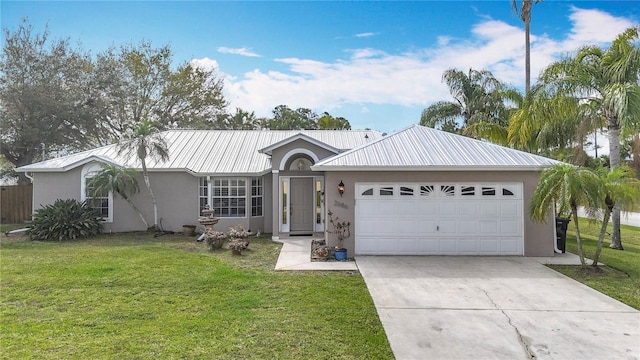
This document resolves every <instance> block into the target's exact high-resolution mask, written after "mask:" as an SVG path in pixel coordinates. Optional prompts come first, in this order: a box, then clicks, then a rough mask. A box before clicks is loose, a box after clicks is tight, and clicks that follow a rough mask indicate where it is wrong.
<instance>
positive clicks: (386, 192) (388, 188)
mask: <svg viewBox="0 0 640 360" xmlns="http://www.w3.org/2000/svg"><path fill="white" fill-rule="evenodd" d="M380 195H393V186H385V187H381V188H380Z"/></svg>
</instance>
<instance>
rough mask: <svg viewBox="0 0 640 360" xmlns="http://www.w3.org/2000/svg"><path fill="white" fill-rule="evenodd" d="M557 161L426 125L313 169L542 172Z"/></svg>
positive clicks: (417, 126)
mask: <svg viewBox="0 0 640 360" xmlns="http://www.w3.org/2000/svg"><path fill="white" fill-rule="evenodd" d="M557 163H558V161H555V160H552V159H548V158H545V157H542V156H538V155H533V154H529V153H526V152H523V151H519V150H515V149H511V148H507V147H504V146H499V145H496V144H492V143H488V142H485V141H480V140H475V139H472V138H468V137H465V136H461V135H456V134H452V133H448V132H444V131H440V130H436V129H432V128H427V127H424V126H419V125H413V126H411V127H409V128H407V129H404V130H402V131H399V132H396V133H394V134H391V135H389V136H386V137H383V138H380V139H378V140H376V141H373V142H371V143H368V144H364V145H362V146H360V147H358V148H354V149H351V150H349V151H346V152H344V153H341V154H338V155H336V156H333V157H331V158H328V159H325V160H323V161H320V162H318V163H317V164H316V165H314V166H312V169H313V170H319V171H354V170H355V171H358V170H360V171H369V170H383V171H384V170H386V171H414V170H420V171H425V170H427V171H436V170H442V171H469V170H478V171H483V170H502V171H517V170H540V169H544V168H546V167H549V166H552V165H555V164H557Z"/></svg>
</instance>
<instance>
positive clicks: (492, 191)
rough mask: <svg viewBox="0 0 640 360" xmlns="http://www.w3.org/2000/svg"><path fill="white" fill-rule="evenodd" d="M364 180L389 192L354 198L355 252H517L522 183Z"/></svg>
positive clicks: (520, 250)
mask: <svg viewBox="0 0 640 360" xmlns="http://www.w3.org/2000/svg"><path fill="white" fill-rule="evenodd" d="M367 184H368V183H367ZM367 184H364V185H363V184H360V185H359V186H365V187H366V186H368V187H372V186H373V187H375V188H378V189H379V188H383V187H384V188H385V189H390V190H389V191H388V192H389V193H393V194H394V195H392V196H390V195H387V196H382V195H381V193H380V192H379V191H374V192H373V194H372V195H371V194H369V195H370V196H371V197H369V196H359V197H358V198H357V200H356V207H355V209H356V219H355V224H356V226H354V229H356V231H355V239H356V254H370V255H373V254H401V255H410V254H433V255H438V254H441V255H522V254H523V247H524V245H523V213H524V211H523V210H524V209H523V200H522V190H521V189H522V184H517V183H508V184H499V183H497V184H490V183H489V184H484V183H482V184H472V183H460V184H456V183H448V182H447V183H422V184H376V185H367ZM443 186H444V188H445V190H446V191H445V190H442V189H443ZM403 188H404V189H414V192H415V193H414V192H411V191H409V192H407V191H405V193H404V196H403V192H402V191H401V190H399V189H403ZM423 188H424V189H426V190H424V191H423ZM505 188H508V189H509V191H510V192H511V193H513V194H515V195H510V193H509V192H504V191H503V189H505ZM416 189H419V190H416ZM474 189H475V190H474ZM480 189H489V190H487V191H484V190H483V191H480ZM425 194H426V195H425ZM427 195H428V196H427Z"/></svg>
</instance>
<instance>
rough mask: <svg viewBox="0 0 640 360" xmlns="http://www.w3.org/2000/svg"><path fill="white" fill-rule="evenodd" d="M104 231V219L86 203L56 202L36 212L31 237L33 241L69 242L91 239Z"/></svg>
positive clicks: (73, 201) (30, 232)
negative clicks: (71, 240) (70, 240)
mask: <svg viewBox="0 0 640 360" xmlns="http://www.w3.org/2000/svg"><path fill="white" fill-rule="evenodd" d="M101 231H102V217H101V216H100V213H98V211H96V210H95V209H93V208H91V207H90V206H89V205H88V204H87V203H86V202H79V201H77V200H73V199H67V200H62V199H58V200H56V201H55V202H54V203H53V205H51V204H49V205H46V206H43V207H42V208H40V209H38V210H36V212H35V214H34V217H33V222H32V225H31V229H29V237H30V238H31V240H47V241H50V240H58V241H62V240H69V239H77V238H84V237H90V236H94V235H97V234H99V233H100V232H101Z"/></svg>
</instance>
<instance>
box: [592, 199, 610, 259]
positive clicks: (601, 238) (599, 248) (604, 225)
mask: <svg viewBox="0 0 640 360" xmlns="http://www.w3.org/2000/svg"><path fill="white" fill-rule="evenodd" d="M609 203H611V200H610V199H609V197H608V196H607V206H606V207H605V209H604V217H603V219H602V227H601V228H600V235H598V243H597V245H596V253H595V254H594V255H593V262H592V263H591V266H593V267H597V266H598V261H599V260H600V253H601V252H602V242H603V241H604V236H605V235H606V233H607V225H609V217H610V216H611V212H612V210H613V206H611V205H609Z"/></svg>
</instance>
